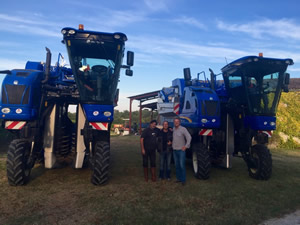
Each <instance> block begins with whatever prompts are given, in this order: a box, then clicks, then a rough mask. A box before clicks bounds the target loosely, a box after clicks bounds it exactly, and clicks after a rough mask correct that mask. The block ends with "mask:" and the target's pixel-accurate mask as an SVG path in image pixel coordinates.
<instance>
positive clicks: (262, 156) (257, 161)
mask: <svg viewBox="0 0 300 225" xmlns="http://www.w3.org/2000/svg"><path fill="white" fill-rule="evenodd" d="M250 154H251V161H252V163H250V164H248V171H249V176H250V177H252V178H254V179H257V180H268V179H269V178H270V177H271V174H272V155H271V153H270V151H269V149H268V148H267V147H266V146H265V145H261V144H257V145H254V146H252V147H251V152H250Z"/></svg>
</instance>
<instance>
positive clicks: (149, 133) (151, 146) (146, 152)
mask: <svg viewBox="0 0 300 225" xmlns="http://www.w3.org/2000/svg"><path fill="white" fill-rule="evenodd" d="M156 125H157V122H156V120H152V121H151V122H150V125H149V127H148V128H146V129H145V130H144V131H143V133H142V135H141V140H140V141H141V150H142V156H143V167H144V177H145V181H146V182H148V161H149V159H150V166H151V175H152V181H153V182H155V181H156V168H155V167H156V165H155V164H156V149H157V137H158V134H159V129H158V128H156Z"/></svg>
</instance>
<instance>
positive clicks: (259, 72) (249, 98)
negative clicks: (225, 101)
mask: <svg viewBox="0 0 300 225" xmlns="http://www.w3.org/2000/svg"><path fill="white" fill-rule="evenodd" d="M289 65H293V60H292V59H274V58H264V57H257V56H247V57H243V58H240V59H238V60H235V61H234V62H232V63H230V64H228V65H226V66H225V67H223V68H222V73H223V78H224V82H225V86H226V89H227V91H228V95H229V97H230V98H231V100H232V102H234V103H236V104H240V105H243V106H244V107H245V109H246V112H245V113H246V114H247V115H253V116H254V115H255V116H275V113H276V109H277V106H278V102H279V99H280V95H281V92H282V90H283V91H286V92H287V91H288V83H289V74H287V73H285V71H286V69H287V67H288V66H289ZM232 106H233V107H234V104H232Z"/></svg>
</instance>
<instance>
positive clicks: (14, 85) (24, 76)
mask: <svg viewBox="0 0 300 225" xmlns="http://www.w3.org/2000/svg"><path fill="white" fill-rule="evenodd" d="M27 65H28V64H27ZM37 65H38V64H34V63H32V64H29V66H28V67H29V68H38V66H37ZM42 79H43V72H42V71H40V70H32V69H27V70H12V71H11V74H8V75H6V77H5V78H4V80H3V83H2V99H1V105H0V116H1V118H2V119H5V120H6V119H7V120H32V119H35V118H36V117H37V112H38V109H39V103H40V97H41V94H40V93H41V90H40V88H41V80H42ZM21 90H23V91H21ZM12 101H14V102H12ZM3 108H8V109H10V112H9V113H3V112H2V109H3ZM16 110H17V111H18V112H19V113H17V112H16Z"/></svg>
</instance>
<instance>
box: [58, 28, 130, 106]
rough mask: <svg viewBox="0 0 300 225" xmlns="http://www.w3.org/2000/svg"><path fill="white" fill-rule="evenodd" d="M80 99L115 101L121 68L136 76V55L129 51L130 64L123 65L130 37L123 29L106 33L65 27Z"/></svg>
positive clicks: (110, 103)
mask: <svg viewBox="0 0 300 225" xmlns="http://www.w3.org/2000/svg"><path fill="white" fill-rule="evenodd" d="M61 32H62V34H63V43H64V44H65V45H66V47H67V51H68V55H69V60H70V64H71V67H72V70H73V74H74V76H75V80H76V83H77V87H78V90H79V93H80V99H81V101H82V102H83V103H91V104H93V103H97V104H104V105H112V104H113V103H114V100H115V95H116V93H117V84H118V80H119V74H120V69H121V68H125V69H126V75H129V76H132V70H131V69H130V67H131V66H133V62H134V55H133V52H129V51H128V52H127V65H122V60H123V56H124V50H125V42H126V41H127V37H126V35H125V34H123V33H103V32H95V31H86V30H83V26H80V27H79V29H78V30H77V29H73V28H63V29H62V31H61Z"/></svg>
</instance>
